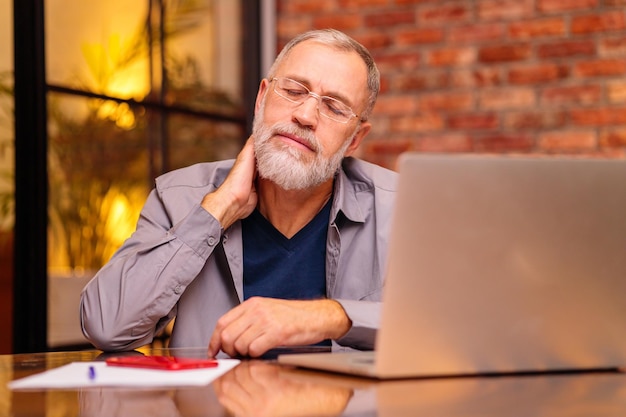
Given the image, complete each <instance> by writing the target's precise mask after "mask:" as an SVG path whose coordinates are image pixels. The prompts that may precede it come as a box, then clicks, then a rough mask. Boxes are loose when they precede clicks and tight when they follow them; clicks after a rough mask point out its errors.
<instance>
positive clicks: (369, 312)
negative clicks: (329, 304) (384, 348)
mask: <svg viewBox="0 0 626 417" xmlns="http://www.w3.org/2000/svg"><path fill="white" fill-rule="evenodd" d="M336 301H337V302H338V303H339V304H341V306H342V307H343V309H344V310H345V312H346V314H347V315H348V318H350V320H351V321H352V327H351V328H350V330H348V333H346V334H345V335H344V336H343V337H342V338H340V339H338V340H336V342H337V343H338V344H340V345H342V346H347V347H351V348H355V349H359V350H373V349H374V346H375V342H376V332H377V329H378V328H379V325H380V307H381V303H380V302H377V301H357V300H336Z"/></svg>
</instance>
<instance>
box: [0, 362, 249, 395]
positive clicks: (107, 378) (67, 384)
mask: <svg viewBox="0 0 626 417" xmlns="http://www.w3.org/2000/svg"><path fill="white" fill-rule="evenodd" d="M239 362H240V361H239V360H238V359H219V360H218V366H217V367H215V368H200V369H189V370H176V371H163V370H155V369H139V368H127V367H121V366H107V364H106V363H105V362H73V363H70V364H68V365H64V366H61V367H58V368H55V369H51V370H49V371H45V372H42V373H39V374H36V375H31V376H27V377H25V378H21V379H17V380H15V381H11V382H9V384H8V386H9V388H10V389H13V390H18V389H42V388H59V389H60V388H89V387H177V386H192V385H193V386H197V385H206V384H208V383H210V382H211V381H213V380H214V379H216V378H218V377H219V376H221V375H222V374H225V373H226V372H227V371H229V370H231V369H232V368H234V367H235V366H237V365H238V364H239ZM91 366H93V368H94V371H95V376H94V378H93V379H92V378H90V375H89V374H90V370H89V369H90V367H91Z"/></svg>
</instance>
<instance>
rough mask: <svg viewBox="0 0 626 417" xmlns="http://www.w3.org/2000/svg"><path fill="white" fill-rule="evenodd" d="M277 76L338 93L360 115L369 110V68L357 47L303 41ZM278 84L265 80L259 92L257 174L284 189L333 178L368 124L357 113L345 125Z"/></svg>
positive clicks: (319, 91)
mask: <svg viewBox="0 0 626 417" xmlns="http://www.w3.org/2000/svg"><path fill="white" fill-rule="evenodd" d="M275 76H276V77H286V78H290V79H293V80H296V81H298V82H299V83H301V84H303V85H304V86H306V87H307V88H308V89H309V90H310V91H312V92H314V93H316V94H319V95H325V96H330V97H333V98H336V99H338V100H340V101H342V102H343V103H345V104H347V105H348V106H350V107H351V108H352V110H353V111H354V113H356V114H361V113H362V112H363V111H364V110H365V106H366V102H367V95H368V90H367V87H366V86H367V70H366V66H365V63H363V61H362V60H361V58H360V57H359V56H358V54H356V53H354V52H342V51H338V50H336V49H333V48H331V47H328V46H325V45H322V44H320V43H317V42H314V41H305V42H303V43H301V44H298V45H296V46H295V47H294V48H293V49H292V50H291V51H290V53H289V54H288V55H287V56H286V57H285V59H284V61H283V62H282V64H281V65H280V66H279V67H278V68H277V70H276V74H275ZM274 83H275V81H274V82H271V81H268V80H263V81H262V82H261V86H260V88H259V93H258V96H257V106H256V115H255V120H254V126H253V136H254V139H255V153H256V157H257V165H258V170H259V175H260V176H261V177H263V178H267V179H269V180H271V181H273V182H275V183H276V184H277V185H279V186H280V187H281V188H284V189H304V188H310V187H313V186H316V185H319V184H321V183H323V182H325V181H327V180H328V179H330V178H332V177H333V175H334V173H335V172H336V171H337V169H338V167H339V165H340V164H341V160H342V159H343V157H344V156H347V155H350V154H352V153H353V152H354V150H355V149H356V148H357V147H358V145H359V143H360V141H361V139H362V138H363V137H364V136H365V134H367V132H368V131H369V128H370V125H369V123H365V122H363V123H360V122H359V120H358V118H356V117H352V118H351V119H350V120H349V121H348V122H347V123H345V124H344V123H340V122H337V121H334V120H331V119H329V118H327V117H324V116H322V115H320V113H319V112H318V110H317V106H318V101H317V100H316V99H315V98H313V97H309V98H307V99H306V100H305V101H304V102H303V103H301V104H294V103H291V102H289V101H288V100H286V99H285V98H283V97H280V96H279V95H277V94H276V93H275V92H274Z"/></svg>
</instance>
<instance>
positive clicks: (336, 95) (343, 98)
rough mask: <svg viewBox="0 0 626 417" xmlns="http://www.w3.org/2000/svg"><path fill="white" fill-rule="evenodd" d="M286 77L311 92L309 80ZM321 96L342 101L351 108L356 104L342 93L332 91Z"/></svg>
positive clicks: (295, 76)
mask: <svg viewBox="0 0 626 417" xmlns="http://www.w3.org/2000/svg"><path fill="white" fill-rule="evenodd" d="M285 77H286V78H291V79H292V80H294V81H297V82H299V83H300V84H302V85H304V86H305V87H306V88H308V89H309V90H311V83H309V82H308V81H307V80H305V79H303V78H300V77H298V76H297V75H294V76H291V75H286V76H285ZM320 95H322V96H326V97H332V98H334V99H337V100H339V101H341V102H342V103H344V104H346V105H348V106H349V107H350V108H353V107H354V104H353V103H352V101H351V100H350V99H349V98H348V97H346V96H345V95H343V94H342V93H339V92H334V91H331V92H326V93H323V94H320Z"/></svg>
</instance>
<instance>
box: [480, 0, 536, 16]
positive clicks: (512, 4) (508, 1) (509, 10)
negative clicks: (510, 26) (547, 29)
mask: <svg viewBox="0 0 626 417" xmlns="http://www.w3.org/2000/svg"><path fill="white" fill-rule="evenodd" d="M477 10H478V18H479V19H480V20H502V19H504V20H515V19H523V18H525V17H530V16H532V15H533V13H534V5H533V1H532V0H480V1H478V2H477Z"/></svg>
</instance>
